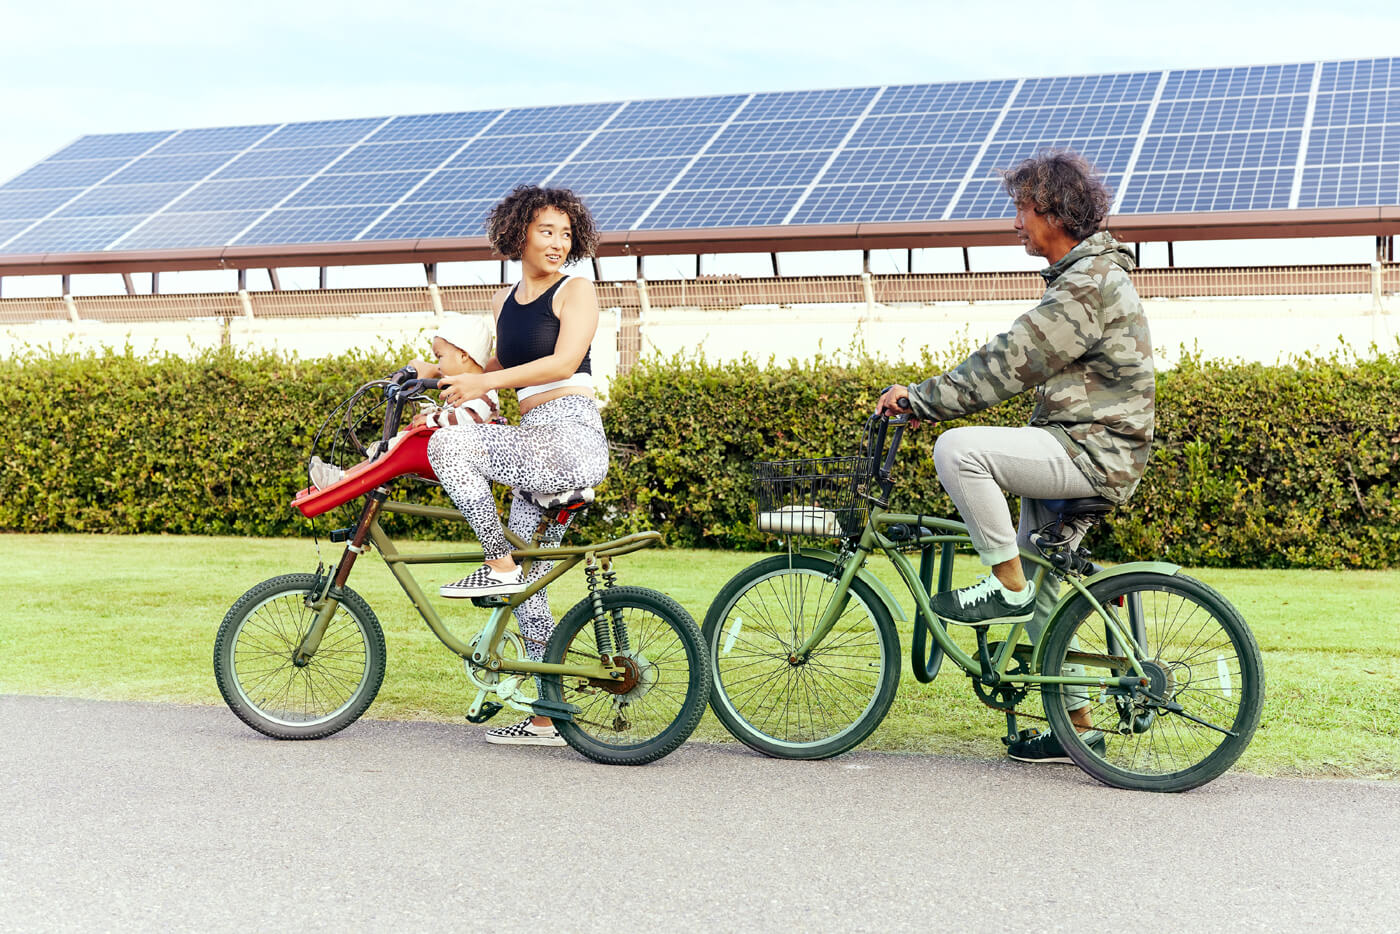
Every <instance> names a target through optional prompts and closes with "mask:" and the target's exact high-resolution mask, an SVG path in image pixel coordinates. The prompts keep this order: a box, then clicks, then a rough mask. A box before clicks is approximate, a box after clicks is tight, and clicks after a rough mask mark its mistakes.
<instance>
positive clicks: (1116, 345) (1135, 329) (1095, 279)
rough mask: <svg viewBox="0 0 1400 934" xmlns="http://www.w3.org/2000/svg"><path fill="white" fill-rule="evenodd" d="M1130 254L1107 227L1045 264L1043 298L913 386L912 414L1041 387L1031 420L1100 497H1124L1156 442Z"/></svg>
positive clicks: (965, 408)
mask: <svg viewBox="0 0 1400 934" xmlns="http://www.w3.org/2000/svg"><path fill="white" fill-rule="evenodd" d="M1133 267H1134V263H1133V256H1132V254H1131V253H1130V252H1129V251H1128V249H1127V248H1126V247H1124V246H1123V245H1122V244H1120V243H1119V242H1118V241H1117V240H1114V239H1113V237H1112V236H1111V235H1110V234H1109V233H1108V232H1107V231H1101V232H1099V233H1096V234H1093V235H1092V236H1089V237H1086V238H1085V239H1084V240H1082V241H1080V242H1079V244H1078V245H1077V246H1075V248H1074V249H1072V250H1070V251H1069V253H1067V254H1065V256H1064V258H1062V259H1061V260H1060V261H1059V262H1057V263H1055V264H1054V265H1053V266H1049V267H1047V268H1046V269H1043V270H1041V273H1040V274H1041V275H1042V276H1044V277H1045V281H1046V283H1047V286H1048V287H1047V288H1046V290H1045V295H1044V297H1042V298H1041V300H1040V304H1039V305H1037V306H1036V307H1034V308H1032V309H1031V310H1030V311H1028V312H1026V313H1025V314H1023V315H1021V317H1019V318H1017V319H1016V320H1015V321H1014V322H1012V324H1011V327H1010V329H1009V330H1007V331H1006V333H1004V334H1000V335H998V336H996V337H994V338H992V339H991V340H990V341H988V342H987V344H986V345H985V346H983V347H982V348H981V349H979V350H977V351H976V352H975V353H973V354H972V355H971V356H970V357H968V358H967V359H966V360H964V361H963V362H962V363H960V364H958V365H957V366H956V367H954V368H953V369H951V370H949V371H948V372H946V373H943V374H941V375H939V376H935V377H932V378H931V379H927V380H924V381H923V382H922V383H920V384H918V385H917V386H910V387H909V402H910V405H911V406H912V407H913V411H914V414H916V415H918V416H920V417H922V418H934V419H940V420H942V419H950V418H957V417H958V416H960V415H968V414H970V413H972V412H977V411H980V410H981V409H985V408H988V407H990V406H993V405H996V404H997V403H998V402H1002V401H1004V400H1006V399H1010V398H1011V397H1012V396H1015V395H1018V394H1020V393H1021V392H1023V391H1025V390H1027V389H1030V388H1032V387H1035V386H1038V387H1039V388H1038V390H1037V394H1036V404H1035V410H1034V412H1032V414H1031V421H1030V423H1031V424H1032V425H1034V426H1036V427H1039V428H1044V429H1045V430H1046V431H1049V432H1050V433H1051V434H1053V435H1054V436H1055V437H1056V438H1058V439H1059V441H1060V443H1061V444H1062V445H1064V447H1065V450H1067V451H1068V452H1069V454H1070V456H1071V457H1073V458H1074V463H1075V464H1076V466H1078V467H1079V469H1080V470H1081V471H1083V472H1084V475H1085V476H1086V477H1088V478H1089V482H1090V483H1092V484H1093V486H1094V489H1095V490H1097V491H1098V493H1099V495H1100V496H1103V497H1104V498H1105V499H1108V500H1110V501H1112V502H1115V503H1123V502H1126V501H1127V499H1128V497H1129V496H1131V495H1132V493H1133V490H1134V489H1136V488H1137V484H1138V481H1139V480H1140V479H1142V473H1143V470H1144V469H1146V467H1147V456H1148V453H1149V452H1150V450H1151V447H1152V417H1153V397H1154V395H1155V390H1156V383H1155V380H1154V378H1153V369H1152V339H1151V336H1150V335H1149V334H1148V330H1147V317H1146V315H1144V314H1143V310H1142V302H1141V301H1140V300H1139V299H1138V295H1137V290H1136V289H1134V288H1133V284H1132V282H1131V281H1129V279H1128V275H1127V274H1128V272H1129V271H1130V270H1132V269H1133Z"/></svg>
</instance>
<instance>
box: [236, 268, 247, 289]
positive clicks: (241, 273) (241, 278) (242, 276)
mask: <svg viewBox="0 0 1400 934" xmlns="http://www.w3.org/2000/svg"><path fill="white" fill-rule="evenodd" d="M238 291H240V292H246V291H248V270H247V269H240V270H238Z"/></svg>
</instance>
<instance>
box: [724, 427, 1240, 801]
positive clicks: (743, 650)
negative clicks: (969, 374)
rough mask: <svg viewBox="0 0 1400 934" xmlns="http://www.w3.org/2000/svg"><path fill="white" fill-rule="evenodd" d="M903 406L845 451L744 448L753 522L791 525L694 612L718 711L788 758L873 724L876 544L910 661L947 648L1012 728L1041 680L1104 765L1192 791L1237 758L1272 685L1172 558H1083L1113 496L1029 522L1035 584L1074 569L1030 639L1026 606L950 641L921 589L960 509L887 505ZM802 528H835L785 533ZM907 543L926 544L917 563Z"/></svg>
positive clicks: (1142, 785) (1230, 621)
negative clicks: (1017, 619) (896, 580)
mask: <svg viewBox="0 0 1400 934" xmlns="http://www.w3.org/2000/svg"><path fill="white" fill-rule="evenodd" d="M908 422H909V416H907V415H900V416H894V417H885V416H879V415H876V416H872V417H871V419H870V420H869V422H868V423H867V426H866V432H865V437H864V441H863V443H862V447H861V450H860V453H859V454H858V455H856V456H854V457H837V458H819V459H807V460H797V461H779V462H770V463H759V464H756V465H755V482H754V485H755V494H756V498H757V500H758V510H759V515H758V524H759V528H760V529H761V530H763V531H767V532H771V533H774V534H777V535H782V536H785V537H786V538H787V541H788V551H787V553H785V554H778V555H774V556H771V557H768V558H764V559H763V560H761V561H759V562H757V563H755V564H753V565H751V566H750V567H748V568H746V569H744V570H743V571H741V572H739V573H738V574H737V575H735V576H734V578H733V579H731V580H730V581H729V582H728V583H727V584H726V585H725V586H724V588H723V589H722V590H721V591H720V593H719V594H718V595H717V596H716V597H715V599H714V601H713V602H712V603H711V605H710V608H709V611H708V613H707V614H706V617H705V623H704V627H703V632H704V638H705V642H706V648H707V649H708V652H709V657H710V663H711V667H712V670H713V673H714V685H713V688H712V691H711V701H710V703H711V707H712V709H713V710H714V712H715V714H716V716H717V717H718V718H719V720H720V722H722V723H723V724H724V726H725V727H726V728H727V729H728V730H729V731H730V732H731V733H732V734H733V735H734V736H735V737H736V738H737V739H739V740H740V741H742V742H743V743H745V744H746V745H748V746H750V747H752V748H753V749H756V750H758V751H760V752H763V753H765V754H767V755H770V756H777V757H781V758H789V759H820V758H825V757H828V756H834V755H837V754H839V753H842V752H846V751H847V750H850V749H852V748H854V747H855V746H856V745H858V744H859V743H860V742H862V741H863V740H864V739H865V738H866V737H868V736H869V735H870V734H871V732H873V731H874V730H875V728H876V727H877V726H879V724H880V721H881V720H883V719H884V716H885V714H886V712H887V711H888V710H889V707H890V704H891V702H892V701H893V700H894V695H895V691H896V689H897V688H898V685H899V677H900V667H901V665H900V647H899V636H898V633H897V631H896V628H895V623H894V620H895V619H901V620H903V619H905V618H906V617H905V614H904V612H903V610H902V609H901V607H900V605H899V603H898V601H896V600H895V598H894V595H893V594H892V593H891V592H890V590H889V588H887V587H886V586H885V585H884V583H883V582H881V581H880V580H879V579H878V578H876V577H875V576H874V574H872V573H871V572H870V570H869V569H868V568H867V567H866V562H867V560H868V559H869V558H870V556H871V555H872V554H873V553H875V552H877V551H879V552H881V553H883V554H885V555H886V556H888V558H889V559H890V561H891V562H892V563H893V565H894V567H895V569H896V571H897V572H898V574H899V576H900V579H901V580H902V582H903V583H904V585H905V587H906V588H907V589H908V591H909V594H910V595H911V597H912V598H913V601H914V604H915V607H916V608H917V612H916V619H915V623H914V637H913V645H912V650H913V651H912V662H913V669H914V674H915V676H916V677H917V678H919V680H921V681H930V680H932V679H933V677H934V676H936V674H937V673H938V670H939V668H940V666H941V663H942V660H943V658H944V657H947V658H950V659H952V661H953V662H954V664H956V665H957V666H958V667H959V668H961V669H962V670H963V672H965V673H966V674H967V676H968V677H969V679H970V680H971V682H972V687H973V690H974V691H975V692H976V694H977V695H978V697H979V698H980V699H981V700H982V701H983V702H984V703H986V704H987V705H988V706H991V707H993V708H996V709H998V710H1001V711H1003V712H1004V713H1005V716H1006V727H1007V732H1006V736H1005V738H1004V742H1007V743H1008V744H1009V743H1011V742H1013V741H1015V740H1016V739H1018V738H1024V737H1026V736H1028V735H1032V734H1031V731H1026V730H1018V728H1017V707H1018V705H1020V704H1021V702H1022V701H1024V700H1025V698H1026V697H1027V696H1028V695H1029V694H1030V693H1032V692H1039V693H1040V695H1041V700H1042V704H1043V707H1044V712H1045V718H1046V719H1047V720H1048V721H1049V724H1050V728H1051V730H1052V731H1053V732H1054V734H1055V735H1056V737H1057V738H1059V739H1060V741H1061V745H1063V746H1064V748H1065V751H1066V752H1067V753H1068V755H1069V757H1070V758H1071V759H1072V760H1073V761H1074V762H1075V763H1076V764H1077V765H1079V766H1080V767H1081V768H1082V769H1083V770H1084V771H1086V772H1088V773H1089V774H1090V775H1092V776H1093V777H1094V778H1096V779H1098V780H1099V781H1101V782H1103V783H1105V784H1107V785H1112V786H1114V787H1118V788H1130V789H1140V790H1148V791H1185V790H1187V789H1190V788H1195V787H1197V786H1199V785H1202V784H1205V783H1206V782H1209V781H1211V780H1212V779H1214V778H1216V777H1217V776H1219V775H1220V774H1222V773H1223V772H1224V771H1225V770H1227V769H1228V768H1229V767H1230V766H1231V765H1232V764H1234V762H1235V761H1236V760H1237V759H1238V758H1239V757H1240V754H1241V753H1242V752H1243V751H1244V749H1245V747H1246V746H1248V744H1249V741H1250V739H1251V737H1252V736H1253V735H1254V731H1255V728H1256V727H1257V726H1258V724H1259V716H1260V710H1261V708H1262V705H1263V699H1264V673H1263V666H1262V663H1261V660H1260V656H1259V648H1258V645H1257V644H1256V642H1255V639H1254V636H1253V634H1252V633H1251V632H1250V630H1249V627H1248V626H1247V625H1246V624H1245V622H1244V620H1243V619H1242V618H1241V616H1240V614H1239V613H1238V612H1237V611H1236V610H1235V608H1234V607H1233V606H1231V605H1230V603H1229V601H1228V600H1226V599H1225V598H1224V597H1223V596H1221V595H1220V594H1219V593H1217V592H1216V591H1214V590H1212V589H1211V588H1210V587H1208V586H1206V585H1205V584H1203V583H1201V582H1200V581H1197V580H1194V579H1192V578H1190V577H1188V576H1186V575H1185V574H1183V573H1181V568H1179V567H1177V566H1176V565H1173V564H1168V563H1166V562H1160V561H1153V562H1135V563H1130V564H1123V565H1120V566H1118V567H1114V568H1111V569H1108V570H1103V569H1100V568H1098V566H1097V565H1094V564H1093V563H1092V561H1091V560H1090V556H1089V553H1088V552H1087V551H1086V550H1085V549H1083V548H1082V547H1079V545H1078V542H1079V540H1080V538H1081V537H1082V533H1083V531H1086V530H1087V528H1088V527H1090V526H1092V525H1093V524H1094V523H1096V522H1097V521H1098V519H1099V518H1100V517H1101V516H1102V515H1103V514H1104V513H1106V512H1107V511H1108V510H1109V508H1110V504H1109V503H1108V502H1107V501H1105V500H1101V499H1087V500H1069V501H1063V502H1060V503H1056V504H1054V505H1052V507H1051V508H1052V510H1054V511H1056V512H1057V513H1058V515H1059V518H1058V519H1057V521H1056V522H1054V523H1052V524H1051V525H1050V526H1047V527H1046V528H1045V529H1042V530H1041V531H1040V534H1039V535H1038V536H1037V537H1036V544H1037V547H1038V551H1037V552H1030V551H1023V552H1022V556H1021V557H1022V560H1023V561H1024V562H1026V564H1027V567H1028V568H1029V567H1031V566H1034V567H1035V568H1036V570H1035V580H1036V584H1037V586H1038V587H1039V586H1041V585H1042V583H1043V582H1044V579H1045V576H1046V575H1047V574H1048V573H1050V572H1052V571H1053V572H1054V573H1055V574H1056V575H1058V576H1060V577H1062V578H1063V579H1064V580H1065V581H1066V582H1067V583H1068V584H1069V588H1068V590H1067V592H1066V593H1065V595H1064V596H1063V597H1062V598H1061V599H1060V601H1059V603H1058V604H1057V605H1056V606H1055V608H1054V610H1053V611H1052V613H1051V615H1050V618H1049V620H1048V621H1047V623H1046V626H1045V629H1044V632H1043V636H1042V638H1041V639H1039V640H1038V641H1037V642H1036V643H1035V644H1034V645H1030V644H1027V643H1023V642H1022V641H1021V636H1022V634H1023V632H1024V631H1025V624H1024V623H1018V624H1016V625H1014V626H1012V627H1011V631H1010V634H1009V635H1008V636H1007V637H1006V638H1005V639H1004V640H1001V641H997V642H991V641H988V629H989V628H990V627H989V626H985V625H984V626H976V627H972V628H973V629H974V631H975V635H976V657H973V656H972V655H969V654H968V653H967V652H964V651H963V650H962V649H961V648H960V647H959V646H958V645H957V644H956V643H955V642H954V641H953V639H952V638H951V637H950V636H949V635H948V632H947V630H946V629H945V628H944V624H943V623H942V622H941V621H940V620H939V619H938V618H937V617H936V616H935V615H934V614H933V612H932V610H931V608H930V604H929V592H930V591H931V590H932V589H933V579H934V571H935V568H936V570H937V575H938V590H939V591H943V590H948V589H950V588H951V585H952V567H953V557H954V553H955V551H956V550H957V548H958V547H959V546H964V547H965V546H969V545H970V542H971V540H970V539H969V538H968V536H967V527H966V526H965V525H964V524H963V523H961V522H958V521H955V520H950V519H944V518H940V517H936V516H924V515H911V514H905V513H894V512H889V511H887V507H888V505H889V500H890V494H891V491H892V490H893V488H894V479H893V471H894V465H895V460H896V452H897V451H898V449H899V443H900V439H901V438H902V436H903V433H904V430H905V428H906V426H907V424H908ZM798 537H815V538H824V539H828V540H831V539H835V540H837V541H838V542H839V546H838V548H837V550H836V551H831V550H828V549H821V548H809V547H796V546H794V544H793V539H794V538H798ZM906 551H907V552H914V551H917V552H919V553H920V556H921V557H920V565H919V568H918V569H917V570H916V569H915V567H914V565H913V563H912V562H911V561H910V559H909V558H907V557H906V556H905V554H904V553H905V552H906ZM930 639H931V640H932V641H931V643H930V641H929V640H930ZM1086 704H1087V705H1088V708H1089V713H1090V717H1091V720H1092V724H1093V728H1094V730H1093V731H1091V732H1089V733H1080V732H1079V731H1078V730H1077V729H1076V728H1075V725H1074V724H1073V723H1072V722H1071V719H1070V711H1071V710H1077V708H1082V707H1084V706H1085V705H1086ZM1081 716H1082V714H1081ZM1100 734H1101V735H1102V736H1103V737H1104V739H1105V742H1102V743H1099V742H1097V741H1096V740H1097V738H1098V736H1099V735H1100Z"/></svg>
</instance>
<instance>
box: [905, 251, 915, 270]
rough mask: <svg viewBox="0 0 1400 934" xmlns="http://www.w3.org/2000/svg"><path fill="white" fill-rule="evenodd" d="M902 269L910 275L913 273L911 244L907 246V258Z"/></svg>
mask: <svg viewBox="0 0 1400 934" xmlns="http://www.w3.org/2000/svg"><path fill="white" fill-rule="evenodd" d="M904 271H905V273H907V274H908V275H911V276H912V275H913V274H914V248H913V247H912V246H911V247H910V248H909V256H908V259H906V260H905V263H904Z"/></svg>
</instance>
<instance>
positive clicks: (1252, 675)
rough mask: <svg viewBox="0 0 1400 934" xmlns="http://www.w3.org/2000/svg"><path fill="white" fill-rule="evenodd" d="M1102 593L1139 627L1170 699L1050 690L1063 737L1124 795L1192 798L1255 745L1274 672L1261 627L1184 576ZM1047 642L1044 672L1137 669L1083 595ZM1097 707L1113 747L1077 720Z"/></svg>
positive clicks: (1138, 577) (1051, 711) (1111, 582)
mask: <svg viewBox="0 0 1400 934" xmlns="http://www.w3.org/2000/svg"><path fill="white" fill-rule="evenodd" d="M1090 592H1091V593H1092V594H1093V595H1094V599H1095V601H1096V602H1098V603H1099V604H1100V605H1101V606H1105V607H1107V608H1109V609H1110V610H1111V611H1112V612H1113V614H1114V615H1115V616H1116V617H1117V619H1118V620H1120V621H1121V622H1122V623H1123V624H1124V628H1125V629H1127V628H1129V627H1131V630H1132V631H1134V632H1136V636H1135V638H1136V639H1138V640H1139V641H1140V642H1141V643H1142V644H1141V645H1139V646H1138V648H1137V654H1138V658H1139V661H1140V662H1141V663H1142V667H1143V669H1144V672H1145V673H1146V674H1147V676H1148V678H1149V680H1150V681H1151V690H1152V691H1153V693H1154V694H1155V695H1157V696H1158V697H1159V698H1161V699H1162V701H1163V703H1152V702H1149V701H1148V700H1147V699H1146V698H1144V697H1142V696H1141V695H1137V696H1136V697H1134V696H1132V695H1130V694H1129V692H1127V691H1124V690H1122V689H1118V688H1114V687H1109V688H1096V687H1089V688H1077V687H1070V686H1060V685H1046V686H1045V689H1044V692H1043V700H1044V702H1045V715H1046V717H1047V718H1048V719H1049V721H1050V728H1051V731H1052V732H1053V733H1054V734H1055V737H1056V739H1058V740H1059V741H1060V744H1061V745H1062V746H1063V747H1064V749H1065V752H1067V753H1068V754H1069V757H1070V758H1071V759H1073V760H1074V762H1075V763H1076V764H1077V765H1079V766H1080V767H1081V768H1082V769H1084V771H1086V772H1088V773H1089V774H1090V775H1092V776H1094V778H1096V779H1098V780H1099V781H1101V782H1103V783H1104V784H1106V785H1112V786H1114V787H1116V788H1131V789H1137V790H1142V791H1186V790H1188V789H1190V788H1195V787H1197V786H1199V785H1204V784H1205V783H1206V782H1208V781H1210V780H1212V779H1214V778H1216V777H1218V776H1219V775H1220V774H1222V773H1223V772H1224V771H1225V770H1226V769H1228V768H1229V767H1230V766H1231V765H1233V764H1234V763H1235V761H1236V760H1237V759H1238V758H1239V757H1240V754H1241V753H1243V752H1244V750H1245V747H1246V746H1248V745H1249V741H1250V739H1251V738H1252V737H1253V735H1254V730H1255V728H1256V727H1258V725H1259V716H1260V711H1261V709H1262V708H1263V703H1264V671H1263V665H1262V662H1261V661H1260V657H1259V646H1258V645H1257V644H1256V642H1255V640H1254V635H1253V633H1251V632H1250V631H1249V627H1248V626H1247V625H1246V624H1245V622H1244V620H1243V619H1241V618H1240V615H1239V613H1238V612H1236V611H1235V608H1234V607H1233V606H1231V605H1230V603H1229V601H1228V600H1226V599H1225V598H1224V597H1222V596H1221V595H1220V594H1218V593H1216V592H1215V591H1214V590H1212V589H1211V588H1210V587H1207V586H1206V585H1205V584H1203V583H1201V582H1200V581H1197V580H1194V579H1192V578H1190V577H1187V576H1185V575H1183V574H1176V575H1166V574H1159V573H1154V572H1140V573H1130V574H1124V575H1122V576H1120V577H1113V578H1109V579H1108V580H1105V581H1103V582H1102V583H1100V584H1097V585H1092V586H1091V587H1090ZM1045 639H1046V643H1045V655H1044V658H1043V660H1042V663H1041V671H1042V673H1043V674H1046V675H1059V674H1064V673H1075V672H1076V671H1082V672H1084V673H1088V674H1091V675H1099V676H1102V677H1105V678H1108V679H1113V678H1117V677H1120V676H1124V675H1129V674H1132V671H1131V669H1130V668H1128V667H1125V665H1124V655H1123V652H1122V647H1121V646H1119V645H1118V644H1117V640H1116V639H1114V638H1113V637H1112V635H1111V634H1109V633H1108V632H1107V627H1106V625H1105V624H1104V622H1103V620H1102V619H1101V618H1100V617H1099V615H1098V614H1097V613H1096V612H1095V610H1094V608H1093V607H1091V606H1090V605H1089V603H1088V601H1087V600H1085V599H1084V598H1083V596H1079V597H1076V599H1075V601H1074V602H1073V603H1071V604H1070V605H1068V606H1067V607H1066V608H1065V612H1064V613H1063V614H1061V615H1060V616H1059V617H1058V618H1057V619H1056V620H1055V622H1054V623H1053V625H1052V627H1051V630H1050V631H1049V632H1047V633H1046V635H1045ZM1086 700H1087V702H1088V708H1089V716H1090V719H1091V721H1092V723H1093V726H1094V729H1095V730H1097V731H1102V733H1103V734H1104V740H1105V742H1104V744H1103V745H1102V746H1097V743H1095V740H1096V739H1097V735H1096V734H1095V733H1087V734H1081V733H1079V732H1078V731H1077V730H1076V729H1075V727H1074V725H1073V723H1072V722H1071V721H1070V717H1069V712H1070V709H1071V708H1072V707H1081V706H1083V705H1084V703H1085V701H1086ZM1169 704H1170V705H1180V710H1178V711H1173V710H1170V709H1168V705H1169ZM1202 721H1204V722H1202ZM1096 746H1097V749H1096V748H1095V747H1096Z"/></svg>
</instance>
